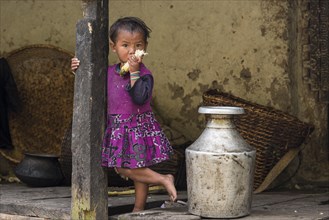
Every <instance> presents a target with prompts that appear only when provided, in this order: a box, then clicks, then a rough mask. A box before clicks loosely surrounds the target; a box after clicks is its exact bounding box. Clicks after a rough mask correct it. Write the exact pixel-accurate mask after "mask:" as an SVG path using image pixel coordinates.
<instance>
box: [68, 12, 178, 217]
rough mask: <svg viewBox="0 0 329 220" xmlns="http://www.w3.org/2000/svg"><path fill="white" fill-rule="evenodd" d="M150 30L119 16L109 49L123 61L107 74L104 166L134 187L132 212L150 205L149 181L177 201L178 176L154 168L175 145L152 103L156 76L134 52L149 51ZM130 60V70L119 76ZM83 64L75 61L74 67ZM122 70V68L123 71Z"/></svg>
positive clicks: (113, 29)
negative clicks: (128, 180) (163, 189)
mask: <svg viewBox="0 0 329 220" xmlns="http://www.w3.org/2000/svg"><path fill="white" fill-rule="evenodd" d="M150 32H151V29H150V28H149V27H148V26H147V25H146V24H145V23H144V22H143V21H142V20H141V19H139V18H136V17H125V18H121V19H118V20H117V21H116V22H115V23H114V24H113V25H112V26H111V27H110V33H109V34H110V47H111V50H112V51H113V52H114V53H116V54H117V56H118V58H119V60H120V63H118V64H115V65H113V66H110V67H109V68H108V73H107V74H108V76H107V80H108V81H107V92H108V94H107V96H108V102H107V110H108V118H107V129H106V131H105V136H104V140H103V146H102V166H105V167H113V168H114V169H115V170H116V171H117V172H118V173H119V174H120V175H121V176H122V177H124V178H130V179H132V180H133V181H134V185H135V192H136V194H135V205H134V209H133V212H136V211H141V210H144V209H145V204H146V200H147V194H148V187H149V184H161V185H163V186H164V187H165V189H166V190H167V192H168V194H169V197H170V200H171V201H176V199H177V191H176V189H175V186H174V177H173V176H172V175H170V174H168V175H162V174H159V173H157V172H155V171H153V170H151V169H150V168H148V167H149V166H152V165H155V164H157V163H160V162H162V161H165V160H168V159H169V156H170V154H172V153H173V149H172V147H171V145H170V143H169V141H168V139H167V138H166V136H165V134H164V132H163V131H162V129H161V128H160V125H159V123H158V122H157V121H156V119H155V117H154V114H153V112H152V109H151V106H150V101H151V95H152V89H153V77H152V74H151V72H150V70H148V69H147V68H146V66H145V65H144V64H143V63H142V59H143V57H139V56H135V55H134V54H135V51H136V50H144V51H146V48H147V45H148V41H147V40H148V38H149V37H150ZM126 62H128V64H129V71H128V72H126V73H125V74H124V75H122V74H120V70H121V67H122V66H123V65H124V64H125V63H126ZM78 66H79V60H78V59H77V58H73V59H72V63H71V68H72V70H73V71H75V70H76V69H77V68H78ZM121 73H122V71H121Z"/></svg>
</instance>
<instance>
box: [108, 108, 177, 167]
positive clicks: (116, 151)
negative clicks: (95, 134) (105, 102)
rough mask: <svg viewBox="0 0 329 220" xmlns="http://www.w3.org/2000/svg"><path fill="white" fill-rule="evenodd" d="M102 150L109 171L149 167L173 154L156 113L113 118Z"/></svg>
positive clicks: (109, 119) (110, 120)
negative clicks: (113, 168) (112, 169)
mask: <svg viewBox="0 0 329 220" xmlns="http://www.w3.org/2000/svg"><path fill="white" fill-rule="evenodd" d="M102 148H103V149H102V166H105V167H123V168H140V167H149V166H152V165H154V164H157V163H160V162H162V161H165V160H168V159H169V157H170V155H171V154H172V153H173V149H172V147H171V145H170V143H169V141H168V139H167V137H166V136H165V134H164V132H163V131H162V129H161V127H160V125H159V123H158V122H157V121H156V119H155V117H154V114H153V112H144V113H141V114H133V115H128V114H116V115H109V116H108V120H107V129H106V131H105V136H104V140H103V146H102Z"/></svg>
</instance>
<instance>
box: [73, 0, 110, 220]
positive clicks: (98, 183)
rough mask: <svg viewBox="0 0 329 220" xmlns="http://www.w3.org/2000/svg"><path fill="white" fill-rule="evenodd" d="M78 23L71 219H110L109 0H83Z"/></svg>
mask: <svg viewBox="0 0 329 220" xmlns="http://www.w3.org/2000/svg"><path fill="white" fill-rule="evenodd" d="M82 7H83V16H84V18H83V19H81V20H79V21H78V23H77V36H76V56H77V58H78V59H79V60H80V66H79V68H78V70H77V72H76V74H75V87H74V107H73V125H72V157H73V158H72V202H71V219H74V220H77V219H88V220H89V219H100V220H104V219H108V195H107V173H106V171H105V169H104V168H102V167H101V145H102V137H103V133H104V127H105V122H106V121H105V120H106V116H105V115H106V114H105V109H106V78H107V77H106V75H107V65H108V63H107V60H108V49H109V47H108V46H109V45H108V42H109V41H108V0H83V1H82Z"/></svg>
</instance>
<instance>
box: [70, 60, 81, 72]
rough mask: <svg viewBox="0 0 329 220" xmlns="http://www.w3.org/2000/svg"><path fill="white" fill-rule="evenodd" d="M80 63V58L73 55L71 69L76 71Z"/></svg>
mask: <svg viewBox="0 0 329 220" xmlns="http://www.w3.org/2000/svg"><path fill="white" fill-rule="evenodd" d="M79 65H80V60H78V58H76V57H73V58H72V59H71V70H72V72H73V73H75V71H76V70H77V69H78V67H79Z"/></svg>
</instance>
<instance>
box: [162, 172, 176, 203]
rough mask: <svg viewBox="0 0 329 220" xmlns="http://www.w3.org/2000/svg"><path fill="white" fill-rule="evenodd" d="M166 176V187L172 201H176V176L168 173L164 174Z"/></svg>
mask: <svg viewBox="0 0 329 220" xmlns="http://www.w3.org/2000/svg"><path fill="white" fill-rule="evenodd" d="M164 177H165V181H164V187H165V188H166V190H167V192H168V194H169V197H170V200H171V201H172V202H175V201H176V200H177V191H176V188H175V184H174V176H173V175H171V174H167V175H164Z"/></svg>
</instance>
